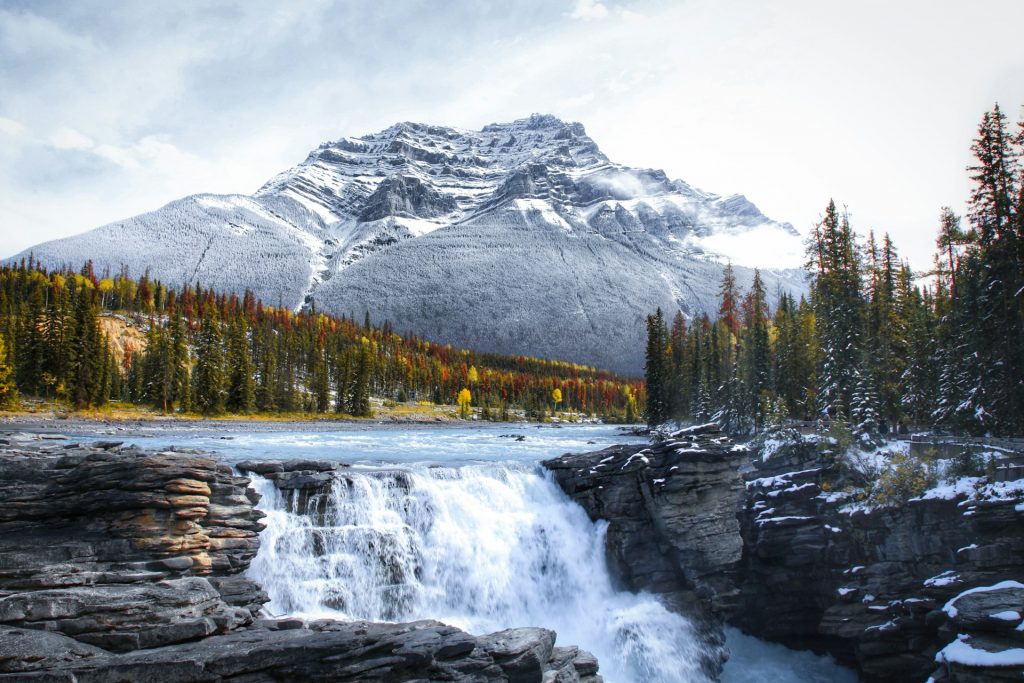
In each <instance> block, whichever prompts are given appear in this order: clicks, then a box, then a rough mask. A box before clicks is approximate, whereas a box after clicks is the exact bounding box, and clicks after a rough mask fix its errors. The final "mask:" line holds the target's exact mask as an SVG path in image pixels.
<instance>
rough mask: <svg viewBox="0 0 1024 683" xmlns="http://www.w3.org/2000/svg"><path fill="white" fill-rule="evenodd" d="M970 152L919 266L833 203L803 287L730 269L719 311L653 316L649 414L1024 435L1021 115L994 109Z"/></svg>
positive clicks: (810, 251) (864, 433) (743, 425)
mask: <svg viewBox="0 0 1024 683" xmlns="http://www.w3.org/2000/svg"><path fill="white" fill-rule="evenodd" d="M971 152H972V154H973V157H974V163H973V164H972V165H971V166H970V167H969V168H968V169H967V171H968V173H969V174H970V178H971V181H972V184H973V191H972V193H971V195H970V199H969V202H968V212H967V215H966V216H963V217H961V216H958V215H956V214H955V213H954V212H953V211H952V210H951V209H950V208H948V207H944V208H942V209H941V211H940V212H939V215H938V221H937V223H938V230H937V235H936V239H935V256H934V263H933V268H932V269H931V270H930V271H928V272H926V273H920V272H914V271H912V270H911V268H910V265H909V264H908V263H907V262H906V261H904V260H902V259H901V258H900V256H899V253H898V252H897V248H896V246H895V245H894V244H893V242H892V240H891V239H890V238H889V235H888V234H883V235H881V236H879V235H876V234H875V233H874V232H873V231H870V230H869V231H868V232H867V234H866V235H865V234H863V233H858V232H857V231H856V230H855V229H854V227H853V226H852V225H851V222H850V220H849V217H848V216H847V215H846V212H845V211H843V210H841V209H840V208H838V207H837V206H836V204H835V202H834V201H830V202H829V203H828V205H827V207H826V208H825V212H824V215H823V217H822V219H821V221H820V223H818V224H817V226H815V228H814V231H813V232H812V234H811V235H810V237H809V239H808V245H807V265H806V270H807V277H808V279H809V283H810V295H809V297H801V298H800V299H799V300H796V299H795V298H794V297H793V296H791V295H790V294H788V293H786V292H781V293H778V294H773V293H772V292H769V291H766V288H765V286H764V285H763V284H762V281H761V278H760V274H756V276H755V278H754V282H753V285H752V287H751V288H750V290H749V291H747V292H745V293H744V292H740V291H738V289H737V286H736V281H735V278H734V277H733V274H732V269H731V268H727V269H726V271H725V275H724V277H723V279H722V283H721V289H720V297H719V304H720V305H719V310H718V315H717V317H715V318H712V317H711V316H708V315H705V316H702V317H700V318H699V319H697V320H687V319H686V318H684V317H683V316H682V315H681V314H679V313H676V314H675V315H674V316H666V315H665V313H664V312H663V311H660V310H659V311H658V312H657V313H655V314H653V315H651V316H649V317H648V318H647V340H648V342H647V349H646V381H647V395H648V401H647V405H646V412H645V415H646V417H647V420H648V422H649V423H650V424H663V423H666V422H669V421H672V420H681V421H688V420H693V421H698V422H701V421H707V420H711V419H714V420H717V421H719V422H720V423H721V425H722V426H723V428H725V429H726V430H727V431H729V432H731V433H733V434H737V435H749V434H752V433H754V432H756V431H759V430H762V429H764V428H766V427H769V428H770V427H772V426H773V425H779V424H782V422H783V421H785V420H786V419H787V418H792V419H797V420H804V421H819V420H821V421H831V420H839V421H842V422H844V423H846V424H847V425H849V427H850V429H851V431H852V432H853V435H854V436H855V437H856V438H858V439H860V440H867V441H873V440H875V439H876V438H877V437H878V436H879V435H880V434H882V433H884V432H888V431H892V430H903V429H909V428H912V427H913V428H935V429H938V430H942V431H946V432H949V433H960V434H972V435H984V434H1021V433H1024V337H1022V333H1024V166H1022V160H1024V120H1022V121H1021V122H1018V123H1017V125H1016V127H1015V128H1013V127H1011V125H1010V123H1009V122H1008V120H1007V117H1006V115H1005V114H1004V113H1003V112H1002V110H1001V109H1000V108H999V106H998V105H996V106H995V107H994V108H993V109H992V110H991V111H989V112H986V113H985V114H984V116H983V118H982V120H981V123H980V125H979V126H978V133H977V137H976V138H975V140H974V142H973V144H972V145H971Z"/></svg>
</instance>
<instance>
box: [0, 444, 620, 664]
mask: <svg viewBox="0 0 1024 683" xmlns="http://www.w3.org/2000/svg"><path fill="white" fill-rule="evenodd" d="M251 467H252V469H256V468H259V469H261V470H263V472H262V473H263V474H265V476H267V477H268V478H272V479H274V480H275V482H276V483H277V484H278V486H279V487H281V488H282V489H292V490H295V491H302V492H304V494H305V495H307V496H312V497H313V498H314V499H315V496H316V495H317V494H318V492H321V493H322V492H323V490H324V487H325V486H329V483H327V480H328V479H329V477H330V472H329V471H330V470H333V469H334V468H335V467H336V465H335V464H332V463H320V462H317V461H292V462H289V463H283V464H282V463H275V464H271V465H255V464H254V465H252V466H251ZM250 471H252V470H250ZM248 485H249V479H248V478H246V477H244V476H238V475H236V474H235V473H234V472H233V471H232V470H231V468H229V467H227V466H225V465H220V464H218V463H217V462H216V461H215V460H213V459H211V458H208V457H203V456H202V455H200V454H197V453H189V452H176V451H166V452H161V453H152V452H147V451H143V450H139V449H136V448H121V446H120V444H118V443H116V442H108V443H98V442H94V443H92V444H91V445H79V444H73V443H67V442H66V440H62V439H60V438H45V439H43V438H39V437H32V436H28V435H6V436H4V437H0V681H6V680H11V681H62V682H68V683H72V682H76V681H77V682H83V683H84V682H86V681H89V682H94V681H95V682H97V683H98V682H101V681H102V682H120V681H180V682H183V683H190V682H196V683H198V682H200V681H202V682H212V681H239V682H241V681H245V682H246V683H257V682H264V681H266V682H269V681H312V680H324V681H327V680H330V681H423V680H446V681H521V682H523V683H527V682H531V683H532V682H536V683H541V681H545V682H548V681H551V682H554V681H558V682H561V683H569V682H573V681H583V682H584V683H599V681H600V680H601V677H600V676H598V675H597V662H596V660H594V658H593V657H592V656H591V655H589V654H588V653H586V652H581V651H580V650H578V649H577V648H574V647H555V644H554V643H555V634H554V632H552V631H550V630H546V629H542V628H518V629H510V630H508V631H502V632H500V633H494V634H491V635H488V636H482V637H475V636H472V635H469V634H467V633H464V632H462V631H460V630H458V629H456V628H453V627H450V626H447V625H444V624H441V623H438V622H433V621H422V622H415V623H409V624H375V623H366V622H334V621H327V620H323V621H312V622H303V621H302V620H298V619H265V618H261V616H260V609H261V607H262V605H263V604H264V603H265V602H266V601H267V599H268V598H267V596H266V594H265V593H264V592H263V590H262V589H261V588H260V586H259V585H257V584H256V583H255V582H254V581H252V580H251V579H248V578H246V577H245V576H243V575H242V572H244V571H245V569H246V568H247V567H248V566H249V563H250V562H251V561H252V559H253V558H254V557H255V555H256V553H257V551H258V549H259V531H260V530H261V529H262V528H263V524H262V522H261V521H260V520H261V518H262V517H263V513H262V512H260V511H259V510H257V509H256V508H255V507H254V503H256V502H257V501H258V494H256V493H255V492H254V491H253V490H252V489H251V488H249V487H248Z"/></svg>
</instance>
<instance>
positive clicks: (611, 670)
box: [250, 465, 707, 683]
mask: <svg viewBox="0 0 1024 683" xmlns="http://www.w3.org/2000/svg"><path fill="white" fill-rule="evenodd" d="M256 482H257V487H258V489H259V491H260V493H262V494H263V495H264V499H263V501H262V502H261V507H263V508H264V509H265V510H266V511H267V512H268V518H267V522H268V526H267V529H266V531H264V532H263V546H262V548H261V550H260V553H259V555H258V556H257V558H256V560H255V562H254V563H253V565H252V568H251V570H250V574H251V575H252V576H253V578H255V579H257V580H258V581H260V582H261V583H262V584H263V586H264V588H265V589H266V590H267V591H268V593H269V594H270V596H271V602H270V604H269V605H268V606H267V607H268V609H269V610H270V611H271V612H272V613H275V614H282V615H283V614H298V615H302V616H306V617H324V616H329V617H335V618H353V619H372V620H387V621H408V620H415V619H427V618H430V619H438V620H440V621H443V622H446V623H449V624H453V625H455V626H458V627H460V628H463V629H465V630H466V631H469V632H471V633H476V634H483V633H489V632H492V631H497V630H501V629H504V628H509V627H514V626H531V625H541V626H545V627H547V628H551V629H554V630H555V631H556V632H557V634H558V642H559V643H560V644H563V645H565V644H577V645H580V646H581V647H583V648H585V649H588V650H590V651H591V652H593V653H594V654H595V655H597V657H598V660H599V661H600V663H601V671H602V674H604V675H605V677H606V680H608V681H611V682H618V683H629V682H636V683H641V682H651V683H656V682H659V681H663V682H666V683H667V682H674V681H680V682H697V681H705V680H707V678H706V676H705V675H704V674H703V673H702V672H701V668H700V663H701V661H702V658H703V657H704V656H705V655H706V653H705V652H704V647H705V646H704V645H703V644H702V642H701V640H700V639H699V638H697V637H696V634H695V633H694V630H693V628H692V626H691V624H690V622H689V621H688V620H686V619H685V618H683V617H681V616H679V615H677V614H673V613H671V612H669V611H668V610H666V609H665V608H664V607H662V605H661V604H660V603H659V602H658V601H657V600H656V599H655V598H654V597H652V596H648V595H634V594H631V593H624V592H619V591H616V590H614V589H613V588H612V582H611V578H610V577H609V575H608V571H607V569H606V565H605V559H604V525H603V524H593V523H592V522H591V521H590V520H589V519H588V518H587V516H586V513H584V511H583V509H582V508H580V507H579V506H578V505H576V504H574V503H572V502H571V501H569V500H568V499H567V498H566V497H565V496H564V495H563V494H562V493H561V491H560V490H559V489H558V488H557V487H556V486H555V484H554V483H553V482H552V481H550V480H549V479H547V478H546V477H544V476H542V475H540V474H539V473H537V471H536V470H535V469H534V468H532V467H524V466H515V465H509V466H503V465H466V466H463V467H459V468H446V467H428V466H411V467H408V468H404V469H403V470H379V471H362V472H359V473H354V474H353V475H351V476H350V478H349V479H348V480H342V481H340V482H339V483H337V484H336V485H335V486H334V489H333V491H332V492H331V494H330V500H329V501H327V506H326V508H323V507H319V506H320V505H321V504H322V502H323V501H318V500H312V501H310V504H309V507H310V508H313V509H314V512H313V514H312V515H311V514H297V513H303V512H309V510H296V509H295V506H294V501H287V500H283V499H282V496H281V495H280V492H279V491H278V490H277V489H276V488H275V487H274V486H273V485H272V484H271V483H270V482H269V481H267V480H262V479H259V478H257V479H256ZM318 507H319V510H321V511H324V512H323V514H320V513H318V512H317V511H316V509H317V508H318Z"/></svg>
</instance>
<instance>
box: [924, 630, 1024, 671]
mask: <svg viewBox="0 0 1024 683" xmlns="http://www.w3.org/2000/svg"><path fill="white" fill-rule="evenodd" d="M968 640H969V639H968V637H967V636H965V635H958V636H957V639H956V640H954V641H953V642H952V643H950V644H949V645H947V646H946V647H944V648H942V650H940V651H939V653H938V654H936V655H935V661H936V662H950V663H953V664H963V665H964V666H1024V648H1020V647H1018V648H1013V649H1010V650H1001V651H999V652H989V651H988V650H982V649H981V648H977V647H972V646H971V645H970V643H969V642H968Z"/></svg>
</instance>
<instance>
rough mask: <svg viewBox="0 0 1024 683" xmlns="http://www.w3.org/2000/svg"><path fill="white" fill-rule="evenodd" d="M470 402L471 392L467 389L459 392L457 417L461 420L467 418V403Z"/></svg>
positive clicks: (471, 400)
mask: <svg viewBox="0 0 1024 683" xmlns="http://www.w3.org/2000/svg"><path fill="white" fill-rule="evenodd" d="M472 402H473V394H471V393H469V389H463V390H462V391H460V392H459V417H461V418H462V419H463V420H465V419H467V418H469V404H470V403H472Z"/></svg>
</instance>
